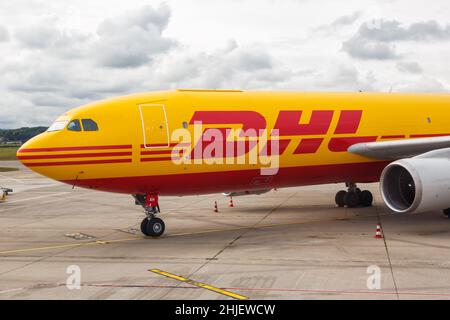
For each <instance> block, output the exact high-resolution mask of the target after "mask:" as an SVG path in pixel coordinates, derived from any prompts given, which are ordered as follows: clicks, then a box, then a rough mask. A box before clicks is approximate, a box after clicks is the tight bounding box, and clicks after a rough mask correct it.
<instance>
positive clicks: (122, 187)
mask: <svg viewBox="0 0 450 320" xmlns="http://www.w3.org/2000/svg"><path fill="white" fill-rule="evenodd" d="M388 163H389V161H376V162H361V163H347V164H331V165H317V166H302V167H290V168H280V169H279V170H278V173H277V174H276V175H273V176H261V175H260V170H258V169H255V170H235V171H220V172H202V173H186V174H172V175H156V176H142V177H122V178H104V179H85V180H78V181H76V185H77V186H80V187H86V188H95V189H98V190H103V191H109V192H118V193H126V194H145V193H152V192H156V193H158V194H159V195H190V194H206V193H218V192H228V191H246V190H247V191H248V190H258V189H266V188H283V187H294V186H302V185H314V184H325V183H337V182H345V181H353V182H376V181H379V178H380V175H381V172H382V170H383V168H384V167H385V166H386V165H387V164H388ZM258 177H272V179H267V181H269V183H267V184H255V183H252V181H254V180H255V178H258ZM63 182H66V183H68V184H70V185H73V184H74V183H75V181H74V180H68V181H63Z"/></svg>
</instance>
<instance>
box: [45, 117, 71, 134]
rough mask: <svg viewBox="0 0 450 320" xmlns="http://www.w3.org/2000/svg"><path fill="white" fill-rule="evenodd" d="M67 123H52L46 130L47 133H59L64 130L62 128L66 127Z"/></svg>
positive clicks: (63, 121)
mask: <svg viewBox="0 0 450 320" xmlns="http://www.w3.org/2000/svg"><path fill="white" fill-rule="evenodd" d="M68 122H69V120H62V121H61V120H60V121H58V120H57V121H55V122H53V124H52V125H51V126H50V127H49V128H48V129H47V131H48V132H51V131H60V130H62V129H64V127H65V126H66V124H67V123H68Z"/></svg>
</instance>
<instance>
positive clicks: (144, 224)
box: [141, 218, 149, 236]
mask: <svg viewBox="0 0 450 320" xmlns="http://www.w3.org/2000/svg"><path fill="white" fill-rule="evenodd" d="M148 221H149V220H148V218H144V220H142V222H141V232H142V233H143V234H145V235H146V236H149V234H147V225H148Z"/></svg>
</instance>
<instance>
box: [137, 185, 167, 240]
mask: <svg viewBox="0 0 450 320" xmlns="http://www.w3.org/2000/svg"><path fill="white" fill-rule="evenodd" d="M133 197H134V199H135V203H136V204H137V205H141V206H142V207H143V208H144V210H145V215H146V217H145V218H144V220H142V222H141V232H142V233H143V234H145V235H146V236H150V237H159V236H161V235H162V234H163V233H164V230H165V229H166V226H165V224H164V221H163V220H162V219H160V218H157V217H156V214H157V213H160V212H161V211H160V210H159V204H158V195H157V194H147V195H142V194H135V195H133Z"/></svg>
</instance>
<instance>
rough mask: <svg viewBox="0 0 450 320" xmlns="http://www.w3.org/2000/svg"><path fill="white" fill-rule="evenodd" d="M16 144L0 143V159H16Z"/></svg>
mask: <svg viewBox="0 0 450 320" xmlns="http://www.w3.org/2000/svg"><path fill="white" fill-rule="evenodd" d="M17 149H19V147H18V146H4V145H3V146H2V145H0V160H16V159H17V158H16V152H17Z"/></svg>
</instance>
